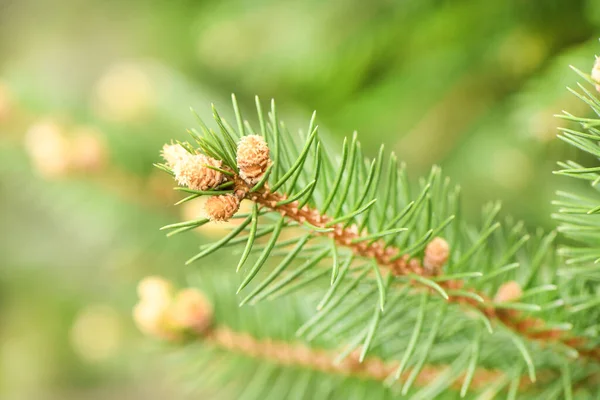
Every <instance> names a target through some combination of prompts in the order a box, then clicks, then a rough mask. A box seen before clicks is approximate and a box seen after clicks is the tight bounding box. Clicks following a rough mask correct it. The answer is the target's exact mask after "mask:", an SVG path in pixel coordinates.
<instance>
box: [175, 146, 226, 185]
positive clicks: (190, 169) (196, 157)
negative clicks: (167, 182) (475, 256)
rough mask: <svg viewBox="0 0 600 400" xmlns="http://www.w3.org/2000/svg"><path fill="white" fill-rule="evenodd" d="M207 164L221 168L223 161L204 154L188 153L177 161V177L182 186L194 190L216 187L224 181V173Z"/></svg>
mask: <svg viewBox="0 0 600 400" xmlns="http://www.w3.org/2000/svg"><path fill="white" fill-rule="evenodd" d="M207 165H209V166H211V167H217V168H221V165H222V161H220V160H215V159H214V158H210V157H207V156H205V155H204V154H188V155H186V156H184V157H183V158H181V159H180V160H179V161H177V162H176V163H175V165H174V167H173V172H174V173H175V179H176V180H177V182H178V183H179V184H180V185H181V186H187V187H188V188H190V189H193V190H209V189H214V188H215V187H217V186H218V185H219V184H220V183H221V182H222V181H223V174H222V173H221V172H219V171H215V170H214V169H211V168H208V167H207Z"/></svg>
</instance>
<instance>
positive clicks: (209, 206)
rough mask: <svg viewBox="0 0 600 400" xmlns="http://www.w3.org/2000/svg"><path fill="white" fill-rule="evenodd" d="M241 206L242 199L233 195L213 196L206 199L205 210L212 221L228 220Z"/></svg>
mask: <svg viewBox="0 0 600 400" xmlns="http://www.w3.org/2000/svg"><path fill="white" fill-rule="evenodd" d="M239 208H240V200H239V199H238V198H237V197H236V196H234V195H232V194H225V195H221V196H212V197H209V198H208V200H206V203H205V204H204V210H205V211H206V215H208V218H210V220H211V221H228V220H229V219H230V218H231V217H233V215H234V214H235V213H236V212H237V211H238V210H239Z"/></svg>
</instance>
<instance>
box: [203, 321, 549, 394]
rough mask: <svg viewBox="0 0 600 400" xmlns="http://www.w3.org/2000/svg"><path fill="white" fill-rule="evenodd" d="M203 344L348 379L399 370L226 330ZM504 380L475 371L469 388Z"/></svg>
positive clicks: (422, 376) (423, 379)
mask: <svg viewBox="0 0 600 400" xmlns="http://www.w3.org/2000/svg"><path fill="white" fill-rule="evenodd" d="M202 340H203V341H205V342H206V343H209V344H212V345H214V346H215V347H217V348H220V349H223V350H227V351H230V352H233V353H238V354H241V355H244V356H247V357H252V358H257V359H261V360H267V361H270V362H273V363H275V364H278V365H282V366H295V367H302V368H307V369H311V370H315V371H319V372H323V373H328V374H336V375H342V376H349V377H354V378H359V379H369V380H374V381H379V382H384V381H386V380H387V379H388V378H389V377H390V376H392V375H393V374H394V373H395V372H396V370H397V368H398V366H399V363H398V361H391V362H386V361H384V360H382V359H381V358H378V357H367V358H366V359H364V360H363V361H362V362H360V361H359V351H358V350H357V351H354V352H353V353H351V354H350V355H348V356H347V357H346V358H344V359H343V360H341V361H339V362H337V360H336V357H337V354H336V353H335V352H334V351H331V350H326V349H318V348H312V347H307V346H306V345H304V344H302V343H290V342H286V341H278V340H272V339H263V340H259V339H256V338H254V337H252V336H251V335H249V334H247V333H239V332H235V331H232V330H231V329H229V328H227V327H216V328H214V329H212V330H210V331H208V332H205V333H204V334H203V336H202ZM449 367H450V366H449V365H444V364H441V365H426V366H424V367H423V368H422V369H421V371H420V372H419V374H418V375H417V377H416V379H415V381H414V383H415V385H417V386H426V385H427V384H429V383H431V382H432V381H433V380H435V379H436V378H437V377H438V376H440V375H441V374H443V373H444V372H445V371H447V369H448V368H449ZM412 373H413V371H412V370H411V369H406V370H405V371H404V372H403V373H402V375H401V376H400V378H399V381H400V382H405V381H406V380H407V379H408V378H409V376H410V375H411V374H412ZM538 375H539V377H538V378H539V379H538V381H542V382H549V381H551V380H552V379H556V377H557V375H556V373H553V372H552V371H544V372H542V373H540V374H538ZM505 377H506V374H505V372H503V371H500V370H490V369H485V368H477V369H476V370H475V372H474V374H473V377H472V381H471V384H470V387H471V388H472V389H474V390H482V389H485V388H486V387H489V385H491V384H493V383H494V382H497V381H499V380H501V379H504V378H505ZM464 380H465V375H464V374H462V375H461V376H459V377H458V378H457V379H456V380H455V381H454V382H453V383H452V387H453V388H454V389H460V388H461V387H462V385H463V383H464ZM532 385H533V383H532V382H531V381H530V380H529V378H528V377H525V376H523V377H521V379H520V384H519V387H520V388H521V389H526V388H528V387H530V386H532Z"/></svg>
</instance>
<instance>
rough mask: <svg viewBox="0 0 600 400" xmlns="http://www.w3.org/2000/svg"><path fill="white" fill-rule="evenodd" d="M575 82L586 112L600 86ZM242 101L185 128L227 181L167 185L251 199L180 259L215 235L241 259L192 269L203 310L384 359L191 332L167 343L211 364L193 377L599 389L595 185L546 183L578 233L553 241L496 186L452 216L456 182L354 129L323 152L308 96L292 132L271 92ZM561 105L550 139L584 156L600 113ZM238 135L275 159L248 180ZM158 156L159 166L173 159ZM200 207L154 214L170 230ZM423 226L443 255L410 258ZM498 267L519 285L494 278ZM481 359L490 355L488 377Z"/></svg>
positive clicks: (251, 392)
mask: <svg viewBox="0 0 600 400" xmlns="http://www.w3.org/2000/svg"><path fill="white" fill-rule="evenodd" d="M582 76H584V77H586V78H587V80H588V81H590V82H591V83H593V82H592V81H591V80H590V78H589V77H588V76H586V75H585V74H582ZM580 90H581V93H578V94H577V95H578V96H579V97H580V98H581V99H582V100H583V101H585V102H586V103H587V104H588V105H589V106H590V107H592V109H593V110H594V111H595V113H596V114H597V115H598V116H600V101H599V100H598V99H597V98H596V97H595V96H594V95H593V94H592V92H591V91H590V90H588V89H586V88H585V87H584V86H580ZM256 108H257V120H258V124H257V125H255V126H253V125H252V124H251V123H250V122H249V121H248V120H245V119H243V117H242V114H241V111H240V109H239V107H238V105H237V102H236V100H235V97H233V109H234V115H235V121H234V122H233V123H231V124H230V123H228V122H227V121H226V120H225V119H224V118H222V117H221V115H220V114H219V112H217V110H216V109H215V108H214V107H213V115H214V119H215V122H216V129H212V128H209V127H208V125H207V124H205V123H204V122H203V121H202V120H201V119H200V118H198V120H199V123H200V130H199V131H198V130H195V129H192V130H191V131H190V134H191V135H192V138H193V140H194V144H190V143H181V145H182V146H183V147H184V148H186V149H187V150H188V151H189V152H190V153H195V152H196V150H195V149H196V148H198V149H199V150H200V151H201V152H202V153H203V154H205V155H207V156H209V157H212V158H215V159H217V160H221V161H222V162H223V166H222V168H219V169H218V170H219V171H220V172H222V173H223V174H224V175H225V182H224V183H222V184H220V186H218V187H216V188H214V189H212V190H207V191H195V190H191V189H188V188H185V187H178V188H176V189H177V190H181V191H183V192H185V193H187V194H188V196H187V197H185V198H184V199H182V200H181V201H180V202H179V204H180V203H183V202H186V201H189V200H192V199H195V198H197V197H199V196H212V195H223V194H228V195H233V194H236V193H237V194H239V190H242V195H241V197H243V198H244V199H246V200H250V201H252V202H253V205H252V207H251V211H250V212H248V213H244V212H242V213H238V214H237V215H235V216H234V217H233V218H234V220H236V221H237V223H236V224H234V225H232V227H231V228H230V231H229V233H227V234H226V235H224V236H223V237H222V238H220V239H219V240H217V241H215V242H214V243H211V244H207V245H204V246H202V247H201V248H200V250H199V251H198V252H197V253H196V254H192V255H190V256H191V257H190V259H189V260H188V263H190V264H191V263H195V262H197V261H198V260H200V259H202V258H203V257H206V256H209V255H211V254H213V253H215V252H217V251H224V249H225V248H227V249H232V250H235V251H239V253H240V261H239V264H238V265H237V266H233V265H232V266H223V269H226V270H227V271H221V272H212V273H210V274H209V273H207V272H199V276H200V275H202V278H201V279H199V280H198V286H200V287H203V289H204V290H205V291H206V292H207V293H208V294H209V297H210V298H211V299H212V301H213V302H214V307H215V310H216V312H215V323H216V324H217V326H227V327H229V328H230V329H233V330H236V331H239V332H245V333H247V334H249V335H251V337H253V338H255V339H256V340H260V339H266V338H269V339H277V340H280V341H283V342H285V343H289V344H290V346H292V345H294V344H295V343H297V342H303V343H306V344H308V346H310V347H309V348H310V349H328V350H331V351H333V352H335V354H337V357H336V359H335V363H337V365H341V364H340V363H343V362H344V360H347V359H349V358H350V359H352V358H354V359H356V360H357V361H358V362H363V361H365V360H369V359H378V360H384V361H385V362H390V363H395V364H394V365H395V368H394V369H393V372H392V373H391V374H389V376H387V377H386V378H385V379H383V380H381V381H377V380H373V379H370V378H369V377H364V376H362V377H361V376H360V374H350V375H349V376H339V374H337V373H336V372H339V371H336V370H332V371H330V372H329V373H323V372H322V371H314V370H311V369H310V368H303V366H298V365H285V364H278V363H277V360H276V357H275V359H273V357H266V356H265V357H264V359H265V360H263V359H262V358H261V355H262V356H264V354H260V353H255V354H254V357H251V356H249V355H248V354H237V353H236V352H235V351H228V349H223V348H219V346H210V345H209V344H203V343H202V341H201V340H200V343H196V344H193V345H192V346H191V347H193V348H197V352H196V351H191V350H190V346H184V347H183V348H182V349H181V351H182V352H184V353H185V357H188V354H193V355H192V356H191V357H193V358H194V360H195V361H194V364H195V367H197V364H198V363H201V364H202V365H203V367H202V369H203V370H204V371H205V372H206V373H207V375H208V376H206V377H204V378H197V377H195V375H194V377H192V378H189V379H201V380H202V382H203V385H204V384H208V383H207V382H211V384H210V385H209V387H213V388H219V387H221V388H223V393H222V394H221V395H223V396H225V395H226V394H227V395H228V396H232V398H244V399H246V398H248V399H263V398H340V399H348V398H353V399H363V398H364V399H367V398H368V399H372V398H389V397H393V396H397V395H399V394H401V395H407V396H409V397H410V398H415V399H418V398H422V399H428V398H433V397H434V396H437V395H440V396H444V397H441V398H455V397H465V396H466V397H473V398H480V397H478V396H481V398H493V397H494V396H495V395H499V396H508V398H517V397H518V398H541V399H552V398H574V396H575V397H576V398H593V397H592V396H594V395H595V394H597V393H599V392H600V387H599V385H598V376H599V375H598V374H600V363H599V361H600V338H599V335H598V330H599V328H600V325H599V324H598V321H600V307H598V306H599V305H600V300H599V299H600V296H599V295H600V292H599V285H598V281H599V278H600V275H598V274H599V271H600V248H599V247H598V243H600V228H599V226H600V224H599V222H600V221H599V220H598V215H600V206H598V199H597V192H596V193H595V194H596V198H595V199H594V198H593V197H591V196H592V195H588V196H582V195H579V194H571V193H560V200H559V201H557V204H558V205H559V206H560V210H559V214H558V215H557V216H556V218H557V219H558V220H559V221H560V222H561V225H560V227H559V231H560V232H563V233H564V234H565V235H566V236H567V237H569V238H571V239H574V241H575V242H576V244H574V245H572V246H569V247H565V248H564V249H561V250H560V251H556V248H555V244H554V242H555V238H556V234H555V232H549V233H546V232H542V231H541V230H538V231H535V232H527V231H526V230H525V229H524V227H523V224H522V223H520V222H517V221H514V220H512V219H511V218H502V217H500V216H499V214H500V205H499V204H498V203H490V204H488V205H486V206H485V207H484V208H483V210H482V214H481V218H480V221H479V222H478V223H476V224H473V223H471V222H470V221H467V220H465V218H464V217H463V216H462V214H461V199H460V188H459V187H457V186H455V185H453V184H451V182H450V181H449V180H448V179H447V178H445V177H444V176H443V175H442V173H441V170H440V168H439V167H437V166H434V167H433V168H432V169H431V172H430V174H429V175H428V176H426V177H424V178H421V179H420V180H419V181H418V182H416V183H413V182H411V181H410V180H409V179H408V175H407V172H406V168H405V166H404V165H403V164H402V163H399V162H398V160H397V158H396V156H395V155H394V154H393V153H392V154H389V155H386V153H385V150H384V148H383V146H382V147H381V149H380V151H379V154H378V156H377V157H376V158H375V159H373V160H369V159H366V158H365V157H363V154H362V150H361V145H360V142H359V140H358V137H359V136H358V135H357V134H356V133H355V134H354V135H353V136H352V137H350V138H346V139H345V140H344V142H343V144H342V148H341V151H339V153H336V152H334V151H333V150H332V147H331V146H330V145H329V144H328V143H326V142H325V141H324V139H323V138H321V137H320V136H319V130H318V126H317V125H316V116H315V115H314V114H313V117H312V119H311V120H310V121H309V123H308V124H307V126H306V130H304V129H301V130H300V131H299V132H298V133H292V131H291V130H289V129H288V128H287V126H286V125H285V124H284V123H283V122H281V121H279V119H278V116H277V109H276V106H275V103H274V102H272V103H271V106H270V110H269V112H268V113H267V114H266V115H265V114H264V112H263V106H262V105H261V102H260V101H259V99H258V98H257V99H256ZM563 118H566V119H569V120H572V121H575V122H577V123H579V124H580V125H581V130H573V129H564V130H563V133H562V134H561V136H560V137H561V139H563V140H565V141H566V142H568V143H570V144H572V145H574V146H575V147H578V148H580V149H582V150H584V151H586V152H588V153H590V154H591V155H592V156H593V157H594V160H595V161H597V159H598V158H600V148H599V147H598V145H597V143H598V138H600V130H598V129H599V128H598V127H599V126H600V119H590V118H579V117H575V116H573V115H570V114H568V113H565V115H564V116H563ZM246 135H260V136H262V137H263V138H264V139H265V140H266V142H267V143H268V146H269V148H270V151H271V160H272V164H271V165H270V167H269V169H268V170H267V171H266V173H265V174H264V176H263V179H261V180H260V181H259V182H258V183H256V184H254V185H245V186H244V183H243V182H241V181H240V179H239V176H238V173H239V170H238V165H237V161H236V146H237V143H238V142H239V140H240V139H241V138H242V137H244V136H246ZM157 166H158V167H159V168H161V169H163V170H165V171H166V172H168V173H171V174H172V173H173V171H172V169H171V168H170V166H169V165H166V164H157ZM560 166H561V168H562V169H561V170H560V171H558V172H557V173H559V174H564V175H569V176H574V177H577V178H580V179H584V180H587V181H589V182H591V186H592V187H593V188H597V187H598V183H599V182H600V169H599V168H598V167H596V166H592V167H584V166H582V165H579V164H578V163H575V162H571V161H568V162H564V163H560ZM240 188H241V189H240ZM209 222H210V221H209V219H208V218H201V219H197V220H192V221H185V222H180V223H175V224H172V225H168V226H165V227H163V229H165V230H169V233H168V234H169V235H172V234H176V233H181V232H185V231H188V230H191V229H194V228H196V227H199V226H201V225H204V224H206V223H209ZM436 237H441V238H443V239H444V240H445V241H446V242H447V243H448V244H449V249H450V253H449V258H448V260H447V263H445V265H444V266H443V267H442V266H440V268H438V269H433V270H432V269H429V268H427V267H426V266H425V265H424V263H423V258H424V254H425V252H426V248H427V246H428V244H429V243H431V241H432V239H433V238H436ZM562 255H566V256H567V257H568V261H567V262H566V264H564V262H563V259H562V257H561V256H562ZM200 269H201V267H200ZM232 271H235V272H237V273H238V275H239V277H235V276H232V273H231V272H232ZM208 275H211V276H210V277H209V276H208ZM207 282H209V283H207ZM234 284H235V287H234ZM507 284H508V285H512V287H516V288H518V289H519V290H518V291H517V293H514V294H512V295H508V296H507V295H506V290H507V289H506V287H507ZM235 293H237V294H238V296H239V297H238V296H236V295H235ZM274 299H277V301H272V300H274ZM282 299H285V300H282ZM236 303H239V305H240V306H242V307H241V308H239V309H238V304H236ZM249 307H253V310H252V311H247V310H248V308H249ZM315 309H316V311H310V310H315ZM309 311H310V312H309ZM242 353H243V352H242ZM304 367H305V366H304ZM431 368H434V369H436V370H437V371H438V373H436V374H435V379H433V378H432V379H431V380H430V381H428V382H426V383H425V384H424V383H423V381H422V380H419V376H420V374H424V373H425V372H424V371H425V370H427V371H430V369H431ZM483 370H489V371H494V373H492V374H491V375H489V376H487V377H486V378H485V379H484V378H482V377H481V371H483ZM194 374H195V372H194ZM233 376H235V377H236V379H235V380H234V382H233V383H231V384H227V385H225V383H226V382H229V381H230V380H231V379H232V377H233ZM486 379H487V380H486ZM325 393H328V394H327V395H325Z"/></svg>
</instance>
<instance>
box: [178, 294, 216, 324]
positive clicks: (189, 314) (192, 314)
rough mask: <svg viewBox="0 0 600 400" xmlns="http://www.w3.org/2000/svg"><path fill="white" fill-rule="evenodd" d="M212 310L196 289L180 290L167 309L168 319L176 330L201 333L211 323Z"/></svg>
mask: <svg viewBox="0 0 600 400" xmlns="http://www.w3.org/2000/svg"><path fill="white" fill-rule="evenodd" d="M212 316H213V311H212V307H211V305H210V303H209V302H208V300H207V299H206V297H204V295H203V294H202V293H200V291H198V290H196V289H184V290H181V291H180V292H179V293H178V294H177V296H176V298H175V301H174V302H173V306H172V307H171V309H170V311H169V321H170V324H171V326H172V328H173V329H174V330H176V331H181V330H184V331H192V332H195V333H203V332H205V331H206V329H208V328H209V327H210V325H211V324H212Z"/></svg>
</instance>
